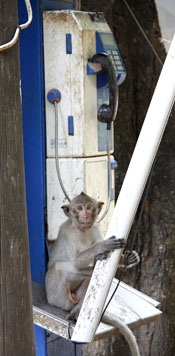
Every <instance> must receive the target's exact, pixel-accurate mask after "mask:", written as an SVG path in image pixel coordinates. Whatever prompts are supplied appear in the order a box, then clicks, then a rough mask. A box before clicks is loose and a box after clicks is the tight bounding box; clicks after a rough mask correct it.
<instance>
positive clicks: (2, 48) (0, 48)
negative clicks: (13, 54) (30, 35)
mask: <svg viewBox="0 0 175 356" xmlns="http://www.w3.org/2000/svg"><path fill="white" fill-rule="evenodd" d="M25 4H26V9H27V14H28V20H27V22H25V23H24V24H21V25H19V26H18V27H17V28H16V31H15V34H14V36H13V38H12V40H11V41H9V42H7V43H5V44H3V45H1V46H0V52H2V51H5V50H7V49H8V48H11V47H12V46H14V45H15V43H16V42H17V41H18V38H19V34H20V31H21V30H24V29H25V28H27V27H28V26H29V25H30V23H31V22H32V17H33V16H32V7H31V4H30V0H25Z"/></svg>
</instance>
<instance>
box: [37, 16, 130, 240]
mask: <svg viewBox="0 0 175 356" xmlns="http://www.w3.org/2000/svg"><path fill="white" fill-rule="evenodd" d="M43 28H44V66H45V92H46V140H47V158H46V166H47V208H48V209H47V210H48V211H47V218H48V239H50V240H54V239H56V237H57V233H58V229H59V226H60V224H61V223H62V222H63V220H64V219H65V217H64V216H63V213H62V211H61V209H60V207H61V206H62V205H63V204H64V203H65V200H66V198H65V195H66V194H65V193H64V192H63V189H62V187H61V185H62V186H63V187H65V190H66V193H67V198H69V197H70V199H72V198H73V197H74V196H76V195H77V194H79V193H80V192H81V191H84V192H85V193H87V194H88V195H91V196H93V197H94V198H95V199H97V200H102V201H104V202H105V203H106V202H107V200H108V205H109V206H108V208H109V209H107V210H108V212H107V210H106V214H105V213H104V212H103V213H102V215H106V216H105V217H104V219H103V220H102V222H101V225H102V226H101V227H102V230H103V231H104V233H105V231H106V229H107V225H108V220H109V219H110V216H111V214H112V211H113V207H114V198H115V193H114V170H113V169H114V168H115V167H116V162H115V161H114V159H113V156H112V152H113V121H114V119H115V116H116V112H117V106H118V85H120V84H121V83H122V82H123V81H124V79H125V76H126V72H125V68H124V65H123V62H122V59H121V56H120V53H119V50H118V47H117V44H116V42H115V39H114V36H113V34H112V32H111V30H110V28H109V26H108V24H107V23H106V21H105V18H104V16H103V14H102V13H86V12H80V11H47V12H44V14H43ZM54 118H55V119H54ZM55 128H56V130H55ZM55 159H56V161H55ZM58 161H59V174H57V171H58V169H57V168H58V167H57V164H58ZM111 172H112V174H111ZM58 175H60V177H59V180H60V181H61V184H60V182H59V180H58ZM109 176H111V179H110V178H109ZM106 204H107V203H106ZM104 205H105V204H104ZM104 210H105V208H104Z"/></svg>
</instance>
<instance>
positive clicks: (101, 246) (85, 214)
mask: <svg viewBox="0 0 175 356" xmlns="http://www.w3.org/2000/svg"><path fill="white" fill-rule="evenodd" d="M102 206H103V202H101V201H96V200H95V199H93V198H92V197H90V196H88V195H87V194H85V193H83V192H81V194H79V195H78V196H76V197H75V198H73V199H72V200H71V201H70V203H69V205H63V206H62V209H63V211H64V213H65V215H66V216H67V217H68V219H67V220H66V221H65V222H64V223H63V224H62V225H61V227H60V230H59V233H58V237H57V239H56V241H55V242H54V244H53V247H52V250H51V252H50V255H49V262H48V269H47V273H46V278H45V287H46V295H47V300H48V303H49V304H51V305H53V306H56V307H59V308H61V309H63V310H65V311H67V312H69V314H68V319H69V320H76V319H77V317H78V314H79V311H80V308H81V305H82V303H83V299H84V296H85V293H86V290H87V287H88V284H89V282H90V278H91V275H92V273H93V269H94V265H95V263H96V261H97V260H98V259H100V260H102V259H106V258H107V257H108V255H109V254H110V252H112V251H114V250H115V249H123V248H124V247H125V244H126V242H125V239H124V238H120V239H117V238H116V236H111V237H109V238H108V239H106V240H104V237H103V234H102V232H101V230H100V228H99V226H98V224H97V223H96V218H97V216H98V215H99V213H100V211H101V209H102ZM121 259H122V265H124V266H127V267H129V266H133V265H135V264H137V263H138V262H139V256H138V254H137V253H136V252H135V251H126V253H125V254H123V255H122V257H121ZM117 326H118V325H117ZM118 327H119V326H118ZM125 327H126V328H128V327H127V326H125ZM119 329H120V327H119ZM128 329H129V328H128ZM129 332H130V333H131V331H130V329H129Z"/></svg>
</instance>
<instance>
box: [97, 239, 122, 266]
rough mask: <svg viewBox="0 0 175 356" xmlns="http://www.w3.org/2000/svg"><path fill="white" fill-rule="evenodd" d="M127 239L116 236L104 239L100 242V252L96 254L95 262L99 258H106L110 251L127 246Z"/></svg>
mask: <svg viewBox="0 0 175 356" xmlns="http://www.w3.org/2000/svg"><path fill="white" fill-rule="evenodd" d="M125 244H126V242H125V239H117V238H116V236H111V237H109V238H108V239H106V240H104V241H103V242H102V243H100V250H101V251H100V252H99V253H98V254H97V255H96V256H95V259H94V262H96V261H97V260H100V261H102V260H105V259H106V258H107V257H108V256H109V253H110V252H111V251H113V250H116V249H120V248H124V247H125Z"/></svg>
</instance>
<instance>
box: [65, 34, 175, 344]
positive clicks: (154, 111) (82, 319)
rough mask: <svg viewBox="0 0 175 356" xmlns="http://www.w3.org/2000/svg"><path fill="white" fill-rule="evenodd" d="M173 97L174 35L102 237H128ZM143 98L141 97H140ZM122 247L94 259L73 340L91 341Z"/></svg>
mask: <svg viewBox="0 0 175 356" xmlns="http://www.w3.org/2000/svg"><path fill="white" fill-rule="evenodd" d="M174 98H175V36H174V38H173V40H172V43H171V46H170V49H169V52H168V55H167V57H166V60H165V63H164V66H163V69H162V72H161V74H160V77H159V80H158V83H157V86H156V89H155V92H154V95H153V97H152V100H151V103H150V106H149V109H148V112H147V115H146V118H145V121H144V124H143V126H142V130H141V132H140V135H139V138H138V141H137V144H136V147H135V150H134V153H133V156H132V159H131V161H130V164H129V167H128V171H127V173H126V176H125V179H124V182H123V185H122V188H121V191H120V194H119V197H118V200H117V203H116V206H115V209H114V213H113V216H112V219H111V221H110V224H109V227H108V230H107V234H106V237H105V238H108V237H110V236H112V235H115V236H117V237H118V238H125V239H127V237H128V234H129V231H130V228H131V225H132V223H133V219H134V216H135V213H136V210H137V208H138V204H139V201H140V198H141V196H142V193H143V190H144V187H145V184H146V181H147V178H148V175H149V173H150V170H151V167H152V164H153V161H154V158H155V155H156V153H157V150H158V147H159V144H160V141H161V138H162V135H163V132H164V129H165V126H166V123H167V121H168V117H169V114H170V111H171V108H172V105H173V103H174ZM143 100H144V98H143ZM120 255H121V250H116V251H115V252H113V253H112V254H111V256H110V258H109V259H107V260H105V261H98V262H97V263H96V266H95V269H94V272H93V275H92V278H91V282H90V284H89V287H88V290H87V293H86V296H85V299H84V302H83V306H82V308H81V311H80V314H79V317H78V320H77V323H76V325H75V329H74V332H73V335H72V341H76V342H83V343H87V342H91V341H93V338H94V334H95V332H96V329H97V327H98V324H99V321H100V318H101V314H102V311H103V308H104V304H105V301H106V298H107V295H108V291H109V288H110V286H111V282H112V279H113V276H114V275H115V273H116V269H117V266H118V263H119V259H120Z"/></svg>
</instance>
